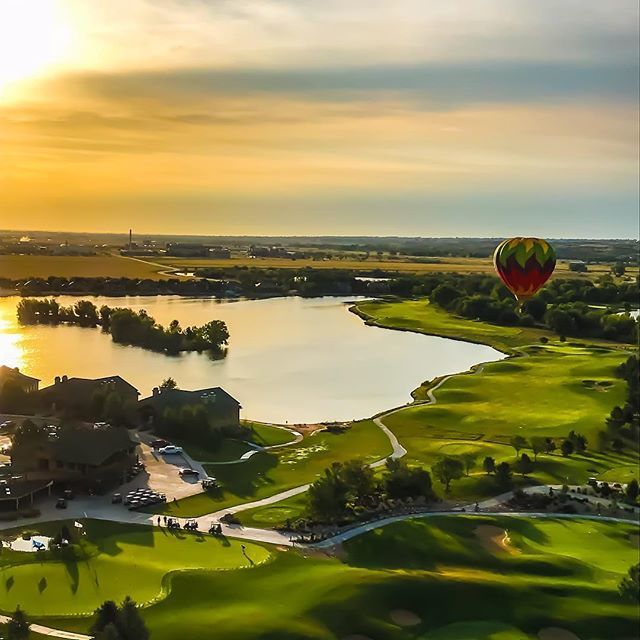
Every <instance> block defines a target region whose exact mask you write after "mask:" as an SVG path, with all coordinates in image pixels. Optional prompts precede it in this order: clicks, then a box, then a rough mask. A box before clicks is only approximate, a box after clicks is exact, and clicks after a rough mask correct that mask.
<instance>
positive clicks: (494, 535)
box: [473, 524, 518, 553]
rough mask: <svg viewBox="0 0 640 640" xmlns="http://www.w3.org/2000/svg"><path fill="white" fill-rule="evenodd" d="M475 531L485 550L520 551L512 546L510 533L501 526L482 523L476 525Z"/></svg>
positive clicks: (491, 551) (492, 551)
mask: <svg viewBox="0 0 640 640" xmlns="http://www.w3.org/2000/svg"><path fill="white" fill-rule="evenodd" d="M473 532H474V533H475V534H476V537H477V538H478V540H479V541H480V544H481V545H482V547H483V548H484V550H485V551H488V552H489V553H496V552H498V551H506V552H507V553H518V550H517V549H515V548H514V547H512V546H511V539H510V538H509V534H508V533H507V532H506V531H505V530H504V529H501V528H500V527H494V526H493V525H490V524H481V525H480V526H478V527H476V528H475V529H474V530H473Z"/></svg>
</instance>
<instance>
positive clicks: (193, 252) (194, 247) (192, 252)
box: [167, 242, 209, 258]
mask: <svg viewBox="0 0 640 640" xmlns="http://www.w3.org/2000/svg"><path fill="white" fill-rule="evenodd" d="M208 253H209V249H208V248H207V247H206V246H205V245H203V244H192V243H187V242H169V243H167V255H168V256H176V257H180V258H204V257H206V256H207V255H208Z"/></svg>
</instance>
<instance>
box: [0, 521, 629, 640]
mask: <svg viewBox="0 0 640 640" xmlns="http://www.w3.org/2000/svg"><path fill="white" fill-rule="evenodd" d="M88 529H91V527H88ZM133 532H135V533H133V535H134V536H140V535H142V536H144V534H140V533H137V531H136V529H133ZM127 535H129V534H126V533H124V532H120V533H119V534H118V535H117V536H115V535H114V534H113V532H108V531H107V530H105V529H103V528H102V527H95V528H94V529H93V531H91V530H90V532H89V534H88V537H89V538H90V543H91V544H92V545H95V547H96V548H99V549H101V551H100V552H99V553H98V555H97V556H96V557H95V559H94V560H93V561H92V563H91V566H93V567H96V566H97V567H98V570H99V574H100V576H101V577H102V578H103V579H105V580H107V579H108V576H107V574H108V573H109V571H111V572H112V573H113V576H114V578H113V579H114V580H118V579H119V580H120V582H123V583H124V584H122V585H121V590H120V594H122V593H124V592H126V591H127V589H129V588H133V585H132V584H131V582H133V581H127V580H123V576H126V575H127V573H126V569H123V566H126V564H130V565H131V567H133V566H137V567H138V566H140V564H141V560H142V559H141V556H140V551H141V549H140V547H141V546H142V545H136V544H122V543H121V542H119V540H120V539H121V538H126V537H127ZM637 536H638V527H637V526H636V525H634V524H631V523H630V524H628V525H627V524H616V523H608V522H595V521H590V520H583V519H580V518H576V519H572V520H569V519H557V518H548V519H542V518H524V517H496V516H487V515H483V516H475V515H464V514H460V515H451V516H434V517H430V518H419V519H414V520H410V521H406V522H402V523H397V524H393V525H389V526H387V527H384V528H381V529H377V530H375V531H371V532H370V533H367V534H364V535H362V536H359V537H357V538H354V539H353V540H351V541H349V542H348V543H346V544H345V545H344V546H343V547H342V548H341V549H338V550H337V551H336V553H335V554H324V553H318V552H314V551H306V552H298V551H296V550H289V551H280V550H275V549H274V550H273V558H272V560H271V561H269V562H263V563H262V564H257V565H256V566H255V567H253V568H250V569H246V568H245V569H235V570H234V569H233V568H232V567H231V565H232V564H233V563H236V565H237V566H245V565H246V562H245V563H243V562H242V556H241V555H239V552H238V551H237V549H236V545H234V544H233V543H232V546H231V549H229V554H230V555H229V558H227V559H226V560H225V556H224V553H226V552H224V550H225V549H226V548H225V547H222V546H220V543H218V542H216V541H214V540H212V539H210V538H208V537H206V542H203V543H198V542H196V541H195V540H196V538H195V537H193V536H187V537H185V539H183V540H170V541H169V540H165V539H164V534H163V533H156V534H154V535H151V534H150V533H149V534H148V536H146V541H147V544H148V546H149V548H148V549H147V551H145V554H144V557H145V558H147V560H146V564H147V565H148V567H147V568H146V569H145V570H144V571H140V570H136V574H135V575H136V581H135V582H136V587H135V588H136V589H137V588H140V589H143V590H145V589H146V592H147V594H151V595H153V594H155V593H156V592H157V586H158V583H157V580H158V576H159V575H160V574H162V573H165V574H167V573H170V572H171V571H172V570H173V569H178V568H183V565H184V564H185V557H189V556H192V552H193V551H194V547H199V546H202V547H203V551H202V552H199V555H198V557H201V556H206V555H211V554H212V552H213V556H214V562H212V567H211V569H209V570H205V571H189V570H183V571H178V572H177V573H173V574H171V580H170V581H169V583H168V584H167V585H166V586H167V592H166V593H164V594H163V595H164V597H163V598H162V599H160V600H159V601H157V602H156V603H154V604H151V605H150V606H146V607H145V608H144V610H143V613H144V617H145V620H146V622H147V624H148V626H149V629H150V631H151V634H152V638H153V639H154V640H173V639H175V638H181V637H183V638H189V639H190V640H208V639H209V638H214V637H215V638H234V639H236V638H237V639H239V640H256V639H261V640H264V639H270V640H275V639H276V638H277V639H284V640H294V639H296V640H298V639H299V640H301V639H303V638H305V639H307V638H309V639H317V640H344V639H345V638H351V637H354V638H360V637H364V638H373V639H375V640H409V639H420V640H469V639H471V638H473V639H474V640H482V639H483V638H487V640H488V639H492V640H495V639H496V638H498V639H499V640H516V639H517V640H522V639H528V640H534V639H537V638H538V634H539V632H540V631H541V630H544V629H547V628H549V627H559V626H561V627H562V628H563V629H566V630H568V631H571V632H572V633H574V634H575V635H576V637H578V638H579V639H580V640H615V639H620V640H622V639H626V638H631V637H634V633H635V629H636V625H637V622H638V620H637V616H638V613H637V607H636V606H634V604H633V603H631V602H627V601H625V600H623V599H622V598H621V596H620V595H619V593H618V583H619V582H620V580H621V578H622V577H623V576H624V575H625V574H626V572H627V569H628V568H629V566H630V565H631V564H633V563H634V562H636V561H637V553H638V551H637V544H638V537H637ZM154 545H158V546H154ZM214 545H215V546H214ZM180 547H184V551H182V550H179V549H180ZM116 548H117V549H118V550H119V551H118V553H117V554H116V555H114V551H115V549H116ZM170 548H171V549H173V550H174V552H175V553H178V554H183V555H177V556H174V557H171V556H169V555H168V553H167V551H168V549H170ZM260 549H261V548H260V547H258V546H257V545H247V553H248V555H249V556H250V557H252V558H253V557H254V556H255V558H262V559H264V560H266V558H267V551H266V550H264V549H262V550H260ZM260 554H262V555H260ZM24 555H30V554H24ZM118 555H119V556H120V558H119V559H116V558H117V557H118ZM154 559H155V560H156V562H154ZM14 562H15V560H14ZM192 562H193V565H195V564H197V563H196V562H195V561H194V560H192ZM223 562H224V563H226V564H227V566H226V567H222V564H223ZM54 564H55V562H54V561H48V560H45V561H42V562H40V563H37V564H34V566H33V567H32V579H34V580H35V579H40V578H39V576H56V580H62V577H63V576H64V574H61V573H60V572H57V571H53V572H50V570H51V567H52V566H53V565H54ZM213 565H216V566H215V567H214V566H213ZM20 566H28V565H20ZM216 568H227V569H229V570H227V571H217V570H215V569H216ZM14 570H15V569H14ZM132 570H133V569H132ZM8 571H9V570H8V569H5V575H7V576H8ZM5 581H6V578H5ZM73 583H74V582H73V577H72V576H70V575H68V574H67V575H66V579H65V580H63V581H62V584H59V585H58V595H57V606H58V608H59V610H65V611H71V610H72V608H73V607H74V603H75V602H76V601H77V600H78V598H80V597H81V598H83V599H84V601H85V602H87V603H88V602H90V601H91V600H92V599H93V597H94V596H93V594H94V585H93V584H92V583H91V582H90V581H89V580H84V579H83V580H81V581H80V582H79V583H78V585H77V592H76V593H75V594H74V593H73V590H72V588H71V587H72V586H73ZM17 584H18V581H17V580H16V582H15V584H14V588H15V587H16V586H17ZM138 585H139V586H138ZM10 592H11V590H9V593H10ZM140 593H142V592H140ZM132 595H134V596H135V595H136V594H135V593H134V594H132ZM7 597H8V594H7V592H6V588H5V593H4V594H3V601H2V602H3V606H2V608H3V609H5V610H6V606H7V603H8V602H9V601H8V600H7ZM51 599H53V598H51ZM34 605H35V603H34ZM33 613H36V611H33ZM39 621H40V622H42V623H43V624H48V625H49V626H52V627H56V628H66V629H69V630H76V631H84V630H86V629H87V628H88V626H89V624H90V621H89V619H87V618H81V617H75V618H69V617H67V618H65V617H50V616H47V617H41V618H40V620H39ZM213 629H215V635H212V630H213ZM494 634H496V635H494Z"/></svg>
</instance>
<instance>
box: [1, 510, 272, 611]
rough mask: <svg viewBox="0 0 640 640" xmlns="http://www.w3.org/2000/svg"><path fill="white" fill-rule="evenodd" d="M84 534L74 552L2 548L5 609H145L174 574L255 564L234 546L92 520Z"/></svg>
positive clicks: (255, 553) (257, 558)
mask: <svg viewBox="0 0 640 640" xmlns="http://www.w3.org/2000/svg"><path fill="white" fill-rule="evenodd" d="M48 528H49V530H52V529H53V530H55V529H56V525H53V524H52V525H49V527H48ZM86 531H87V535H86V539H85V538H82V539H81V542H80V546H79V548H78V549H77V550H76V551H75V552H71V551H69V550H65V551H63V552H59V553H58V554H54V553H53V552H45V553H43V554H42V555H41V554H40V553H37V554H36V553H25V552H15V551H7V550H3V551H2V554H0V570H1V576H0V580H1V581H2V584H1V586H0V609H1V610H2V611H5V612H6V611H11V610H14V609H15V607H16V606H17V605H21V607H22V608H25V609H27V610H28V612H29V614H30V615H33V616H50V615H63V614H64V615H69V614H80V613H85V614H88V613H90V612H92V611H93V610H95V608H96V607H97V606H98V605H99V604H100V603H102V602H103V601H104V600H107V599H115V600H121V599H122V598H124V596H126V595H130V596H131V597H133V598H134V600H136V601H137V602H139V603H145V602H149V601H151V600H153V599H155V598H158V597H162V596H163V594H164V593H166V590H167V589H168V588H169V582H168V577H169V574H171V573H172V572H176V571H187V570H195V569H204V570H209V571H213V570H227V569H237V568H240V567H248V566H251V564H250V562H249V560H247V558H245V557H244V555H243V553H242V550H241V547H240V543H239V542H237V541H234V540H221V539H218V538H214V537H212V536H196V535H192V534H187V533H185V532H178V533H173V534H172V533H169V532H168V531H167V530H166V529H157V528H151V527H145V526H131V525H130V526H124V525H118V524H113V523H108V522H99V521H87V522H86ZM245 546H246V549H247V555H248V556H249V558H251V560H252V561H253V562H255V563H256V564H257V563H260V562H264V561H265V560H267V559H268V558H269V551H268V550H267V549H266V548H265V547H262V546H260V545H255V544H251V543H248V544H245Z"/></svg>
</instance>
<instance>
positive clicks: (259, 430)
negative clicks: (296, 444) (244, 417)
mask: <svg viewBox="0 0 640 640" xmlns="http://www.w3.org/2000/svg"><path fill="white" fill-rule="evenodd" d="M244 425H245V426H246V427H249V428H250V429H251V431H252V432H253V437H252V440H253V442H255V443H256V444H259V445H260V446H261V447H271V446H273V445H281V444H287V443H289V442H293V441H294V440H295V439H296V437H295V435H294V434H293V433H291V432H290V431H287V430H286V429H282V428H280V427H272V426H270V425H268V424H264V423H262V422H251V421H245V422H244Z"/></svg>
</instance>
